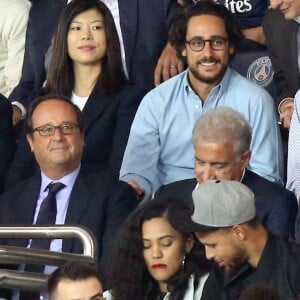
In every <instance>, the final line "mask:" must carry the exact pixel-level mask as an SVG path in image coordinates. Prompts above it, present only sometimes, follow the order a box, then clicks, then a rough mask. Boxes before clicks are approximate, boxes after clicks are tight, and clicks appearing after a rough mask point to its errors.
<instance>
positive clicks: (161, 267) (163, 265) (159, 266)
mask: <svg viewBox="0 0 300 300" xmlns="http://www.w3.org/2000/svg"><path fill="white" fill-rule="evenodd" d="M151 267H152V269H165V268H166V267H167V265H165V264H156V265H152V266H151Z"/></svg>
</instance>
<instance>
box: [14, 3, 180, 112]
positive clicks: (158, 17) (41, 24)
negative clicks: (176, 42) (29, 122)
mask: <svg viewBox="0 0 300 300" xmlns="http://www.w3.org/2000/svg"><path fill="white" fill-rule="evenodd" d="M66 3H67V1H66V0H55V1H53V0H35V1H33V3H32V8H31V10H30V14H29V23H28V27H27V34H26V45H25V57H24V63H23V70H22V77H21V80H20V83H19V85H18V86H17V87H16V88H15V89H14V90H13V92H12V93H11V95H10V97H9V99H10V101H19V102H21V103H22V104H23V105H24V106H25V107H26V106H27V104H28V103H29V102H30V101H31V100H32V98H34V97H35V96H36V94H37V93H38V92H39V90H40V88H41V87H42V85H43V83H44V81H45V78H46V71H45V67H44V60H45V54H46V52H47V50H48V48H49V46H50V44H51V38H52V36H53V33H54V30H55V27H56V23H57V21H58V17H59V14H60V12H61V11H62V10H63V8H64V6H65V5H66ZM179 9H180V8H179V6H178V4H177V1H176V0H151V1H149V0H142V1H138V0H119V13H120V24H121V30H122V37H123V42H124V47H125V55H126V63H127V69H128V74H129V77H130V80H132V81H133V82H136V83H138V84H141V85H143V86H145V87H147V89H150V88H152V87H153V73H154V68H155V66H156V62H157V60H158V58H159V56H160V53H161V51H162V49H163V48H164V46H165V44H166V41H167V37H168V27H169V25H170V22H171V19H172V17H173V16H174V15H175V14H176V13H177V12H178V10H179Z"/></svg>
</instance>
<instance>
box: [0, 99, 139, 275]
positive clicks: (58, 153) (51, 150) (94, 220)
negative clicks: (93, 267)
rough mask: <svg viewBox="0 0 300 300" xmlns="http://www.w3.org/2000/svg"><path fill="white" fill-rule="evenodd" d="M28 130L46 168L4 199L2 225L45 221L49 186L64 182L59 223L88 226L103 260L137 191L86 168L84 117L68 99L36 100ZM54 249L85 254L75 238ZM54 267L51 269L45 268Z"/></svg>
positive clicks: (16, 243)
mask: <svg viewBox="0 0 300 300" xmlns="http://www.w3.org/2000/svg"><path fill="white" fill-rule="evenodd" d="M26 129H27V140H28V142H29V144H30V148H31V151H32V152H33V153H34V155H35V158H36V160H37V162H38V164H39V167H40V169H41V172H40V174H38V175H37V176H35V177H31V178H30V179H29V180H27V181H23V182H22V183H21V184H20V185H17V186H15V187H14V188H13V189H12V190H9V191H7V192H6V193H4V194H3V195H2V196H1V197H0V224H10V225H13V224H16V223H17V224H26V225H30V224H36V223H38V224H42V223H41V222H38V221H37V220H39V217H40V212H41V211H42V207H43V205H44V201H46V200H45V199H46V198H47V197H45V196H47V193H48V191H47V187H48V186H49V183H50V184H51V183H56V182H59V183H61V184H63V185H64V187H63V188H62V189H61V190H59V191H58V192H57V194H56V206H57V212H56V217H55V224H70V225H74V224H78V225H83V226H86V227H87V228H89V229H90V230H91V231H92V232H93V233H94V234H95V236H96V238H97V241H98V246H99V258H101V257H102V255H104V253H105V250H106V247H107V243H108V241H109V240H110V239H111V238H112V236H113V235H114V233H115V231H116V229H117V228H118V226H119V225H120V224H121V223H122V221H123V220H124V219H125V218H126V216H127V215H128V214H129V213H130V212H131V210H133V209H134V207H135V206H136V204H137V198H136V196H135V193H134V191H133V189H132V188H131V187H130V186H129V185H127V184H126V183H124V182H120V181H115V180H113V179H111V177H110V175H109V174H108V173H102V174H101V173H100V174H97V175H93V174H90V173H88V172H84V171H83V170H81V168H80V161H81V156H82V150H83V147H84V133H83V121H82V115H81V112H80V110H79V109H78V108H77V107H76V106H75V105H73V104H72V103H71V102H70V101H69V100H68V99H66V98H63V97H60V96H55V95H46V96H44V97H41V98H38V99H36V100H35V101H33V102H32V103H31V106H30V108H29V111H28V115H27V119H26ZM2 243H3V244H5V245H14V246H23V247H26V246H28V241H26V240H18V241H16V240H9V239H8V240H5V241H2ZM29 244H30V242H29ZM50 250H53V251H64V252H75V253H82V246H81V245H80V244H79V243H78V241H74V240H64V241H63V242H57V240H53V241H51V244H50ZM100 262H101V261H100ZM50 271H51V269H47V267H46V268H45V271H44V272H45V273H48V272H50Z"/></svg>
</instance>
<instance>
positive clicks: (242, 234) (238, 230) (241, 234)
mask: <svg viewBox="0 0 300 300" xmlns="http://www.w3.org/2000/svg"><path fill="white" fill-rule="evenodd" d="M232 232H233V235H234V236H235V237H236V238H237V239H238V240H240V241H244V240H245V239H246V231H245V229H244V228H243V226H241V225H234V226H233V227H232Z"/></svg>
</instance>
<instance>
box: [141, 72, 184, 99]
mask: <svg viewBox="0 0 300 300" xmlns="http://www.w3.org/2000/svg"><path fill="white" fill-rule="evenodd" d="M186 72H187V71H183V72H181V73H179V74H178V75H176V76H174V77H172V78H170V79H168V80H166V81H164V82H163V83H161V84H160V85H158V86H157V87H155V88H153V89H152V90H150V91H149V92H148V93H147V94H146V95H145V97H144V99H143V101H147V99H150V98H151V99H152V100H154V101H156V102H163V103H167V102H169V101H171V100H173V99H174V97H173V96H174V94H176V93H180V92H181V91H182V89H183V88H184V86H185V83H184V82H185V79H186V76H187V75H186Z"/></svg>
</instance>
